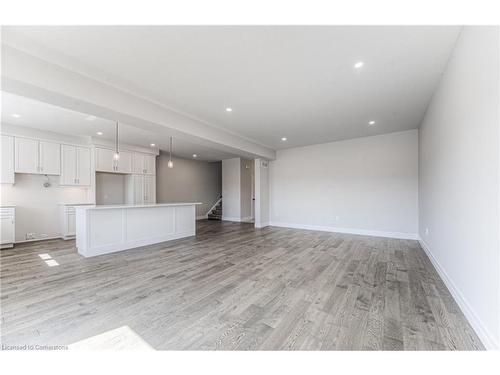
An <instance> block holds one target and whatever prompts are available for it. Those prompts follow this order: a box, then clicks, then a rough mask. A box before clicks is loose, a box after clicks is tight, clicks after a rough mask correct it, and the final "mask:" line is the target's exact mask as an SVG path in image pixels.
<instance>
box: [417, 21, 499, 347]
mask: <svg viewBox="0 0 500 375" xmlns="http://www.w3.org/2000/svg"><path fill="white" fill-rule="evenodd" d="M498 85H499V28H498V27H465V28H464V29H463V31H462V34H461V35H460V37H459V39H458V41H457V45H456V48H455V50H454V52H453V54H452V57H451V59H450V61H449V64H448V67H447V69H446V71H445V73H444V75H443V77H442V80H441V82H440V84H439V87H438V88H437V91H436V92H435V94H434V97H433V99H432V101H431V103H430V105H429V107H428V110H427V113H426V116H425V118H424V121H423V123H422V126H421V128H420V174H419V177H420V178H419V184H420V236H421V238H422V241H423V247H424V248H425V249H426V250H427V251H428V253H429V255H430V258H431V259H432V260H433V261H434V263H435V265H436V268H438V269H439V270H440V272H441V276H442V277H443V279H444V280H445V282H446V283H447V284H448V287H449V289H450V290H451V291H452V293H453V294H454V296H455V299H456V300H457V302H459V304H460V306H461V308H462V311H464V313H465V314H466V315H467V317H468V319H469V321H470V322H471V324H472V325H473V327H474V328H475V329H476V332H478V334H479V335H480V337H481V339H482V340H483V342H484V344H485V345H487V346H488V347H498V342H499V317H500V310H499V295H500V289H499V219H498V209H499V196H498V194H499V182H498V178H499V172H498V168H499V161H498V159H499V129H498V128H499V122H500V119H499V113H498V111H499V103H500V98H499V87H498ZM426 229H428V230H429V233H428V234H426Z"/></svg>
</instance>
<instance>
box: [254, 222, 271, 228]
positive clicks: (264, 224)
mask: <svg viewBox="0 0 500 375" xmlns="http://www.w3.org/2000/svg"><path fill="white" fill-rule="evenodd" d="M268 226H269V222H268V221H266V222H263V223H255V228H265V227H268Z"/></svg>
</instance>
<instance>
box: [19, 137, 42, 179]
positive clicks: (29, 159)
mask: <svg viewBox="0 0 500 375" xmlns="http://www.w3.org/2000/svg"><path fill="white" fill-rule="evenodd" d="M38 143H39V142H38V141H37V140H36V139H30V138H19V137H16V152H15V159H16V167H15V171H16V173H40V171H39V168H40V165H39V164H38Z"/></svg>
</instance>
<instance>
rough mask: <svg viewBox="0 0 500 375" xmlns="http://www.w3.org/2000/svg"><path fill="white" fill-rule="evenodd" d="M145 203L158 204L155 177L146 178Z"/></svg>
mask: <svg viewBox="0 0 500 375" xmlns="http://www.w3.org/2000/svg"><path fill="white" fill-rule="evenodd" d="M144 203H156V178H155V176H144Z"/></svg>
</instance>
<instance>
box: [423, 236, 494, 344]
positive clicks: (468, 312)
mask: <svg viewBox="0 0 500 375" xmlns="http://www.w3.org/2000/svg"><path fill="white" fill-rule="evenodd" d="M418 242H419V243H420V246H421V247H422V249H423V250H424V252H425V253H426V254H427V256H428V257H429V259H430V261H431V263H432V264H433V265H434V268H435V269H436V271H437V273H438V274H439V276H440V277H441V279H442V280H443V281H444V283H445V285H446V287H447V288H448V290H449V291H450V293H451V295H452V296H453V298H454V299H455V302H456V303H457V304H458V306H459V307H460V310H462V313H463V314H464V315H465V317H466V318H467V320H468V321H469V323H470V325H471V326H472V328H473V329H474V331H475V332H476V334H477V335H478V336H479V339H480V340H481V341H482V343H483V345H484V346H485V348H486V349H488V350H497V349H498V348H499V343H498V341H497V340H495V338H494V337H493V335H492V334H491V333H490V332H489V331H488V329H487V328H486V327H485V326H484V324H483V323H482V321H481V319H479V317H478V316H477V314H476V313H475V312H474V309H473V308H472V307H471V305H470V304H469V302H467V299H466V298H465V296H464V295H463V294H462V292H461V291H460V289H458V287H457V286H456V285H455V283H454V282H453V280H452V279H451V278H450V277H449V276H448V274H447V273H446V271H445V270H444V268H443V267H442V266H441V264H439V262H438V261H437V259H436V258H435V257H434V255H432V251H431V249H430V247H429V245H427V244H426V243H425V241H424V240H422V238H419V239H418Z"/></svg>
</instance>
